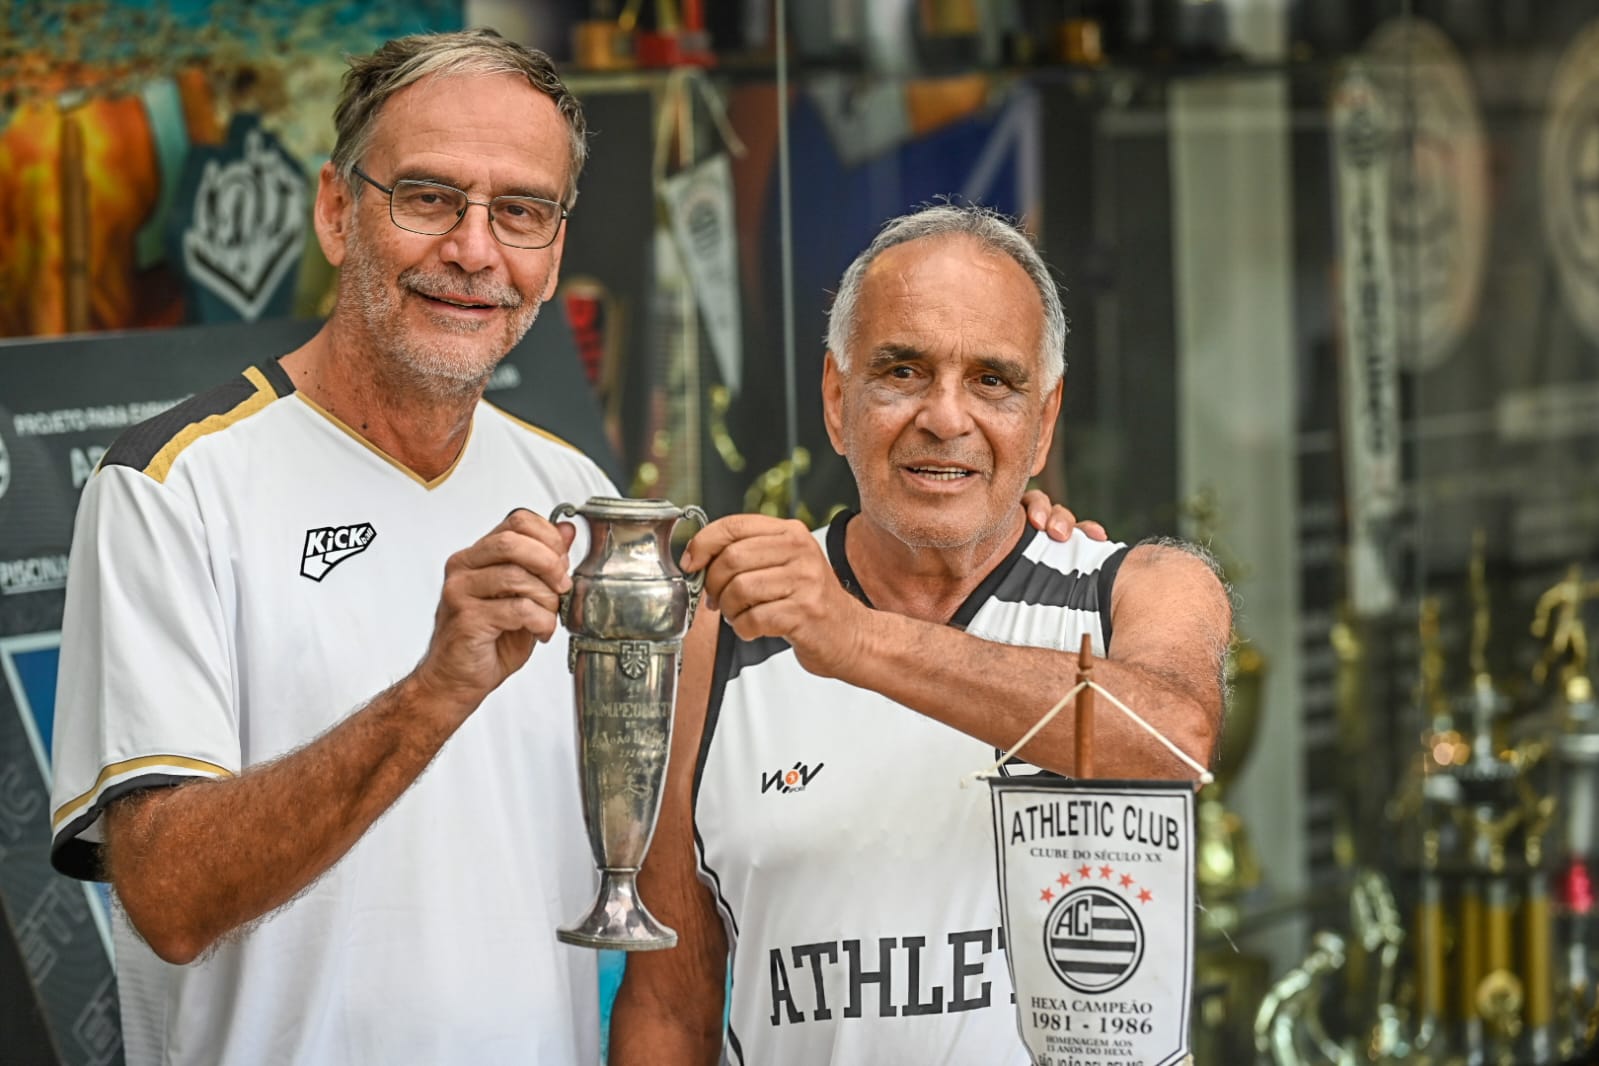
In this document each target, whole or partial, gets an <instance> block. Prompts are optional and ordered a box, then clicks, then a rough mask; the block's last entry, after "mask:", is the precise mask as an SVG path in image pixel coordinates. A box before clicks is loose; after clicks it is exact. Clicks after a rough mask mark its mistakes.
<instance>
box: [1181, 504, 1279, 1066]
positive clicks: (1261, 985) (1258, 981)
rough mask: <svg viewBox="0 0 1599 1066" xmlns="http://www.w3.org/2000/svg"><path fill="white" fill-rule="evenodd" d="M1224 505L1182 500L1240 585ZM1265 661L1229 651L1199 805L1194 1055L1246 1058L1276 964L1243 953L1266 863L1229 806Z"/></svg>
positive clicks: (1253, 732) (1254, 726)
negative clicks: (1245, 912)
mask: <svg viewBox="0 0 1599 1066" xmlns="http://www.w3.org/2000/svg"><path fill="white" fill-rule="evenodd" d="M1219 512H1220V508H1219V505H1218V503H1217V500H1216V496H1215V493H1214V492H1213V491H1211V490H1209V489H1206V490H1204V491H1202V492H1200V493H1198V494H1197V495H1195V496H1194V497H1193V498H1191V499H1190V500H1188V501H1187V502H1186V503H1185V504H1184V506H1183V514H1184V517H1185V518H1186V519H1187V521H1188V525H1189V529H1188V531H1187V532H1188V535H1189V538H1190V539H1191V540H1194V541H1196V542H1198V543H1200V544H1203V545H1205V546H1207V547H1208V548H1210V550H1211V551H1212V553H1213V554H1214V555H1215V556H1216V558H1217V561H1218V565H1219V567H1220V569H1221V573H1222V578H1223V579H1224V580H1225V581H1226V582H1227V583H1228V585H1233V584H1234V583H1235V582H1237V581H1238V580H1240V579H1241V578H1242V576H1243V567H1242V566H1241V565H1239V563H1238V561H1237V560H1236V559H1234V558H1232V557H1231V556H1230V555H1229V554H1228V553H1226V552H1225V551H1224V550H1221V549H1219V548H1218V547H1217V545H1216V543H1215V540H1216V537H1215V534H1216V530H1217V527H1218V525H1219V524H1220V523H1219V517H1220V514H1219ZM1265 679H1266V659H1265V656H1263V655H1262V654H1261V653H1260V650H1259V649H1258V648H1256V647H1255V646H1254V645H1253V644H1251V643H1250V642H1249V640H1248V639H1247V638H1246V637H1244V636H1243V635H1242V634H1239V633H1237V632H1234V633H1233V638H1232V643H1231V644H1230V645H1229V647H1228V649H1227V689H1228V701H1227V715H1226V724H1225V726H1224V728H1223V729H1222V737H1221V746H1220V750H1219V751H1218V752H1217V756H1216V765H1215V768H1214V770H1213V773H1214V774H1215V780H1214V782H1212V783H1211V784H1209V785H1206V786H1205V787H1204V788H1202V789H1200V790H1199V795H1198V797H1197V799H1196V800H1195V805H1194V823H1195V831H1196V833H1197V837H1198V846H1197V847H1196V849H1195V877H1196V879H1197V881H1198V883H1199V885H1198V887H1199V901H1200V907H1201V912H1200V925H1199V933H1200V937H1199V946H1198V951H1197V957H1196V959H1195V988H1196V990H1197V995H1196V1006H1195V1011H1196V1015H1197V1017H1198V1020H1199V1024H1198V1025H1197V1026H1196V1027H1195V1029H1194V1034H1193V1040H1194V1061H1195V1062H1201V1063H1209V1062H1217V1063H1221V1062H1227V1063H1232V1062H1247V1061H1249V1058H1250V1056H1251V1055H1252V1052H1251V1050H1250V1049H1251V1044H1252V1037H1251V1032H1250V1024H1251V1019H1252V1018H1253V1017H1254V1013H1255V1009H1256V1007H1257V1006H1258V1005H1259V1003H1260V1001H1261V997H1262V996H1264V995H1265V993H1266V989H1267V983H1268V979H1269V976H1270V966H1269V963H1268V961H1267V959H1266V958H1265V956H1263V955H1259V954H1256V953H1254V952H1249V951H1241V950H1239V948H1238V947H1237V945H1236V944H1235V943H1234V942H1233V938H1234V937H1235V936H1236V935H1237V934H1239V933H1240V932H1241V931H1242V913H1241V907H1242V904H1243V901H1244V900H1245V898H1246V897H1247V896H1248V895H1249V894H1250V893H1251V892H1254V891H1255V890H1256V889H1258V888H1259V887H1260V883H1261V875H1260V861H1259V859H1258V858H1257V857H1256V854H1255V849H1254V846H1253V845H1252V844H1251V843H1250V840H1249V831H1248V827H1247V826H1246V825H1245V824H1244V821H1243V819H1242V818H1241V817H1240V816H1239V815H1238V813H1237V812H1236V811H1234V810H1232V809H1231V808H1229V807H1228V805H1227V793H1228V789H1229V788H1230V787H1231V786H1232V785H1233V783H1235V782H1236V781H1237V779H1238V774H1239V772H1240V771H1241V770H1242V769H1243V766H1244V764H1245V762H1246V761H1247V760H1248V758H1249V754H1250V752H1251V750H1252V749H1253V748H1254V745H1255V738H1256V736H1257V734H1258V732H1259V727H1260V714H1261V707H1262V703H1263V699H1264V695H1265Z"/></svg>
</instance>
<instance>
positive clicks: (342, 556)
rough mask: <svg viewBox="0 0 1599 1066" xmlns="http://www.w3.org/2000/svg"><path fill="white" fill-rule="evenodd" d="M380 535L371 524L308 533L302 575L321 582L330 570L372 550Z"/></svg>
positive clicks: (301, 557)
mask: <svg viewBox="0 0 1599 1066" xmlns="http://www.w3.org/2000/svg"><path fill="white" fill-rule="evenodd" d="M377 535H378V532H377V530H375V529H373V528H372V523H370V522H362V523H360V524H359V525H353V526H324V527H322V528H321V529H308V530H306V531H305V550H304V551H303V552H302V553H301V555H300V574H301V576H302V577H308V578H310V579H311V580H312V581H321V580H322V579H323V578H325V577H327V576H328V571H329V570H332V569H333V568H334V567H335V566H338V565H339V564H340V563H342V562H344V560H346V559H348V558H349V557H350V556H352V555H360V554H361V553H362V552H364V551H366V550H367V549H368V548H370V547H371V546H372V542H373V541H374V540H376V539H377Z"/></svg>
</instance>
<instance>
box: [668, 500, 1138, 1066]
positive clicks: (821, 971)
mask: <svg viewBox="0 0 1599 1066" xmlns="http://www.w3.org/2000/svg"><path fill="white" fill-rule="evenodd" d="M849 517H850V516H848V515H845V516H841V517H840V518H839V519H837V520H836V521H835V522H834V523H833V524H832V525H831V526H830V527H829V528H828V529H826V530H823V531H818V533H817V534H816V535H817V537H818V539H820V540H821V541H822V543H823V545H824V547H825V548H826V550H827V554H828V557H829V559H830V560H831V561H832V565H833V568H834V571H835V572H836V573H837V575H838V578H839V580H840V581H841V582H842V583H843V584H844V586H845V587H846V588H848V589H850V590H851V591H853V592H856V594H857V595H859V592H858V585H857V583H856V581H855V580H854V577H853V575H852V574H851V572H850V569H849V565H848V562H847V561H846V559H845V553H844V528H845V523H846V522H847V521H848V519H849ZM1126 551H1127V549H1126V547H1125V546H1123V545H1120V544H1113V543H1102V542H1096V541H1092V540H1090V539H1088V538H1087V537H1085V536H1084V535H1082V534H1081V533H1078V534H1075V535H1074V536H1073V537H1072V538H1071V539H1070V540H1068V541H1066V542H1064V543H1057V542H1055V541H1052V540H1050V539H1049V538H1048V537H1046V536H1045V535H1044V534H1042V533H1039V532H1037V531H1034V530H1033V529H1031V528H1030V527H1029V528H1028V529H1027V531H1026V532H1024V533H1023V535H1022V537H1021V539H1020V541H1019V542H1018V543H1017V545H1016V547H1015V549H1014V550H1013V551H1012V552H1011V553H1010V554H1009V556H1007V557H1006V559H1005V560H1004V561H1003V562H1002V563H1001V564H1000V565H999V566H998V567H996V568H995V570H994V571H993V573H991V574H990V575H989V576H988V577H987V578H986V579H985V580H984V581H983V583H982V584H981V585H980V586H979V587H978V589H977V590H976V591H975V592H973V593H972V595H971V597H970V598H969V599H968V600H967V602H966V603H965V604H964V605H963V606H962V607H961V609H960V610H959V611H958V612H957V614H956V616H955V618H954V619H953V620H952V623H951V624H952V625H955V626H958V627H960V628H963V629H965V630H966V631H967V632H968V633H970V634H972V635H974V636H979V637H982V638H984V639H986V640H993V641H998V642H1003V643H1008V644H1025V645H1032V646H1038V647H1050V648H1058V649H1060V650H1062V651H1068V652H1075V651H1077V650H1078V648H1079V645H1080V643H1081V640H1082V636H1083V634H1085V633H1086V634H1088V635H1089V637H1090V638H1091V639H1092V641H1093V649H1094V652H1095V653H1096V654H1098V655H1104V654H1105V653H1106V650H1107V648H1108V645H1109V643H1110V639H1111V623H1110V595H1111V587H1112V582H1113V581H1114V579H1115V574H1116V570H1117V568H1118V567H1119V566H1120V564H1121V561H1122V559H1123V558H1124V557H1125V553H1126ZM1047 709H1048V708H1039V713H1040V714H1042V713H1043V712H1044V711H1045V710H1047ZM995 757H996V753H995V751H994V749H993V748H992V747H991V746H989V745H987V744H984V743H983V742H981V741H979V740H976V739H974V738H972V737H970V736H967V735H966V734H964V733H961V732H958V731H956V730H954V729H951V728H950V727H948V726H946V725H943V724H942V723H940V722H937V721H935V720H933V719H931V718H928V717H925V716H923V715H921V714H918V713H916V712H915V711H912V710H910V709H908V708H906V707H904V706H903V705H901V704H898V703H895V702H894V701H892V700H889V699H887V698H886V697H884V696H881V695H879V694H877V693H875V692H871V691H868V690H865V689H860V688H855V687H852V686H850V685H847V684H845V683H843V682H841V681H836V680H831V679H827V678H821V677H817V676H814V675H812V674H810V673H808V672H806V670H805V669H804V668H803V667H801V666H800V665H799V663H798V661H797V660H796V658H795V656H794V654H793V650H792V649H791V648H790V646H789V645H788V644H787V642H785V641H783V640H779V639H772V638H767V639H761V640H755V641H744V640H740V639H739V638H738V637H737V635H736V634H734V633H733V631H732V630H731V628H730V627H728V626H727V625H726V624H725V623H724V624H723V625H722V627H721V632H720V634H719V637H718V643H717V656H716V669H715V676H714V680H713V683H712V689H711V696H710V702H709V707H708V711H707V717H706V722H705V730H704V735H703V739H702V741H701V745H700V751H699V758H698V764H697V766H696V767H695V780H694V800H693V805H694V831H695V842H696V847H697V851H698V857H699V873H700V878H701V880H702V881H704V883H705V884H706V885H707V886H708V887H709V888H710V890H711V891H712V892H713V893H714V895H715V897H716V902H717V906H718V908H719V910H720V912H721V915H722V920H723V922H724V923H725V925H726V928H727V933H728V940H729V944H730V945H731V949H732V963H731V965H732V976H733V982H732V1003H731V1012H730V1019H729V1031H728V1036H727V1044H726V1047H725V1048H724V1061H726V1062H730V1063H734V1064H738V1066H818V1064H821V1063H838V1064H845V1063H848V1064H866V1063H870V1064H872V1066H892V1064H904V1066H935V1064H940V1063H943V1064H950V1066H956V1064H959V1066H996V1064H999V1066H1003V1064H1011V1063H1014V1064H1016V1066H1026V1064H1027V1063H1028V1055H1027V1052H1026V1050H1025V1049H1024V1048H1023V1046H1022V1043H1021V1039H1020V1037H1019V1036H1018V1033H1017V1023H1016V1015H1015V1008H1014V1006H1013V1004H1012V1001H1011V984H1010V975H1009V971H1008V969H1007V967H1006V964H1005V958H1004V954H1003V953H1004V950H1005V934H1004V930H1003V929H1002V928H1001V927H1000V906H999V894H998V889H997V887H996V884H995V876H994V846H993V828H992V815H991V813H990V808H989V797H988V789H987V788H986V787H965V788H963V787H962V785H961V780H962V778H963V776H965V775H967V774H970V773H971V772H973V771H975V770H980V769H982V768H983V767H985V766H987V765H989V764H991V763H992V762H993V761H994V759H995ZM1029 769H1030V768H1029Z"/></svg>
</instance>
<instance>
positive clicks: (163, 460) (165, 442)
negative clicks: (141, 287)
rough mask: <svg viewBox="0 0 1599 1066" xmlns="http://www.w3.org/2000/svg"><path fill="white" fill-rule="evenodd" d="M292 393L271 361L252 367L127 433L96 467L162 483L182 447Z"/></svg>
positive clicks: (277, 367) (287, 377)
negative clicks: (136, 472) (135, 472)
mask: <svg viewBox="0 0 1599 1066" xmlns="http://www.w3.org/2000/svg"><path fill="white" fill-rule="evenodd" d="M292 392H294V382H293V381H291V380H289V375H288V374H286V373H284V371H283V368H282V367H281V366H279V365H278V361H277V360H276V359H273V360H271V361H269V362H267V363H263V364H262V365H260V366H252V367H250V368H249V369H248V370H246V371H245V372H244V373H243V374H240V375H239V376H238V377H236V378H234V379H233V380H232V381H228V382H224V383H223V384H221V385H218V386H216V387H215V388H212V389H207V390H206V391H205V392H202V393H197V394H196V395H194V396H191V397H189V398H188V399H187V400H184V401H183V402H182V403H180V404H178V405H176V406H174V407H171V408H169V409H167V410H165V411H162V412H161V413H160V414H158V415H156V416H155V417H154V418H150V419H146V420H145V421H143V422H140V423H139V424H138V425H136V426H134V427H132V428H131V429H129V430H127V431H126V432H125V433H123V434H122V435H121V436H120V437H118V438H117V439H116V443H114V444H112V445H111V447H110V448H109V449H107V451H106V453H105V456H104V458H102V459H101V460H100V465H101V466H102V467H106V466H130V467H133V468H134V469H135V470H142V471H144V473H146V474H148V475H149V476H150V477H152V478H154V479H155V480H157V481H163V482H164V481H166V479H167V474H168V473H169V472H170V471H171V470H172V464H173V462H174V461H175V460H176V459H177V457H178V455H179V454H181V453H182V451H183V449H185V448H187V447H188V446H189V445H191V444H193V443H194V442H195V441H197V440H199V439H200V438H201V437H204V436H206V435H207V434H211V433H215V432H216V431H217V430H219V429H226V428H227V427H228V426H231V425H232V424H233V423H235V422H237V421H239V420H240V419H241V418H245V417H247V416H249V415H252V414H254V413H255V412H257V411H259V410H261V408H263V407H265V406H266V405H267V404H269V403H271V402H272V401H273V400H276V399H278V398H280V397H283V396H288V395H289V394H290V393H292Z"/></svg>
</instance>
